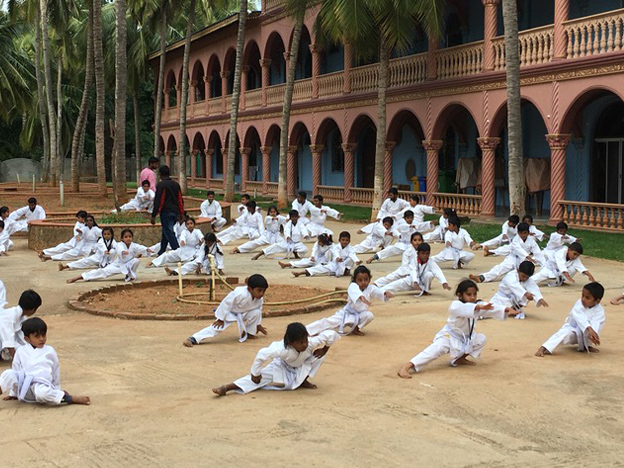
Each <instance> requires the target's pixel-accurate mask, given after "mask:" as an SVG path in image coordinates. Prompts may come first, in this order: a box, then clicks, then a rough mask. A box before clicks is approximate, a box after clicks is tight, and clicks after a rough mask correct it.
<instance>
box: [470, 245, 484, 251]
mask: <svg viewBox="0 0 624 468" xmlns="http://www.w3.org/2000/svg"><path fill="white" fill-rule="evenodd" d="M481 248H483V249H487V247H483V246H482V245H481V244H475V245H473V246H472V250H480V249H481Z"/></svg>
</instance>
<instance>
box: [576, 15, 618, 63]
mask: <svg viewBox="0 0 624 468" xmlns="http://www.w3.org/2000/svg"><path fill="white" fill-rule="evenodd" d="M565 31H566V36H567V38H568V52H567V58H569V59H575V58H581V57H588V56H592V55H600V54H606V53H609V52H614V51H619V50H622V47H623V46H624V9H622V10H617V11H615V12H614V11H610V12H607V13H603V14H600V15H594V16H589V17H586V18H582V19H576V20H572V21H566V23H565Z"/></svg>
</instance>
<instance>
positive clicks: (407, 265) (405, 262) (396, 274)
mask: <svg viewBox="0 0 624 468" xmlns="http://www.w3.org/2000/svg"><path fill="white" fill-rule="evenodd" d="M422 243H423V236H422V234H421V233H420V232H415V233H413V234H412V237H410V244H411V248H407V249H405V252H403V255H402V256H401V266H400V267H399V268H397V269H396V270H394V271H393V272H392V273H390V274H389V275H386V276H383V277H381V278H378V279H376V280H375V282H374V284H375V286H377V287H379V288H383V287H384V286H387V285H389V284H390V283H394V282H395V281H398V280H401V279H403V278H405V277H406V276H409V275H410V274H411V273H412V270H414V268H416V261H417V254H416V249H417V248H418V246H419V245H420V244H422Z"/></svg>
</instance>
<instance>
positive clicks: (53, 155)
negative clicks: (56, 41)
mask: <svg viewBox="0 0 624 468" xmlns="http://www.w3.org/2000/svg"><path fill="white" fill-rule="evenodd" d="M39 7H40V9H41V37H42V39H43V41H42V42H43V70H44V77H45V87H46V103H47V106H48V124H49V129H50V169H51V171H50V172H51V175H52V177H51V183H52V186H56V183H57V179H56V175H57V173H58V153H57V143H56V116H55V115H54V96H53V94H54V93H53V89H54V88H52V66H51V64H50V36H49V34H48V0H39Z"/></svg>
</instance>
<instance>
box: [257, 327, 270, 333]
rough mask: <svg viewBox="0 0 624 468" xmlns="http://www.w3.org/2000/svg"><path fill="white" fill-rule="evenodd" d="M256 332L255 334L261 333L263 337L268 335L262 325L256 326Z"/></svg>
mask: <svg viewBox="0 0 624 468" xmlns="http://www.w3.org/2000/svg"><path fill="white" fill-rule="evenodd" d="M256 330H257V331H256V333H262V334H263V335H266V334H267V333H268V332H267V329H266V328H264V327H263V326H262V325H258V327H257V328H256Z"/></svg>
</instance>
